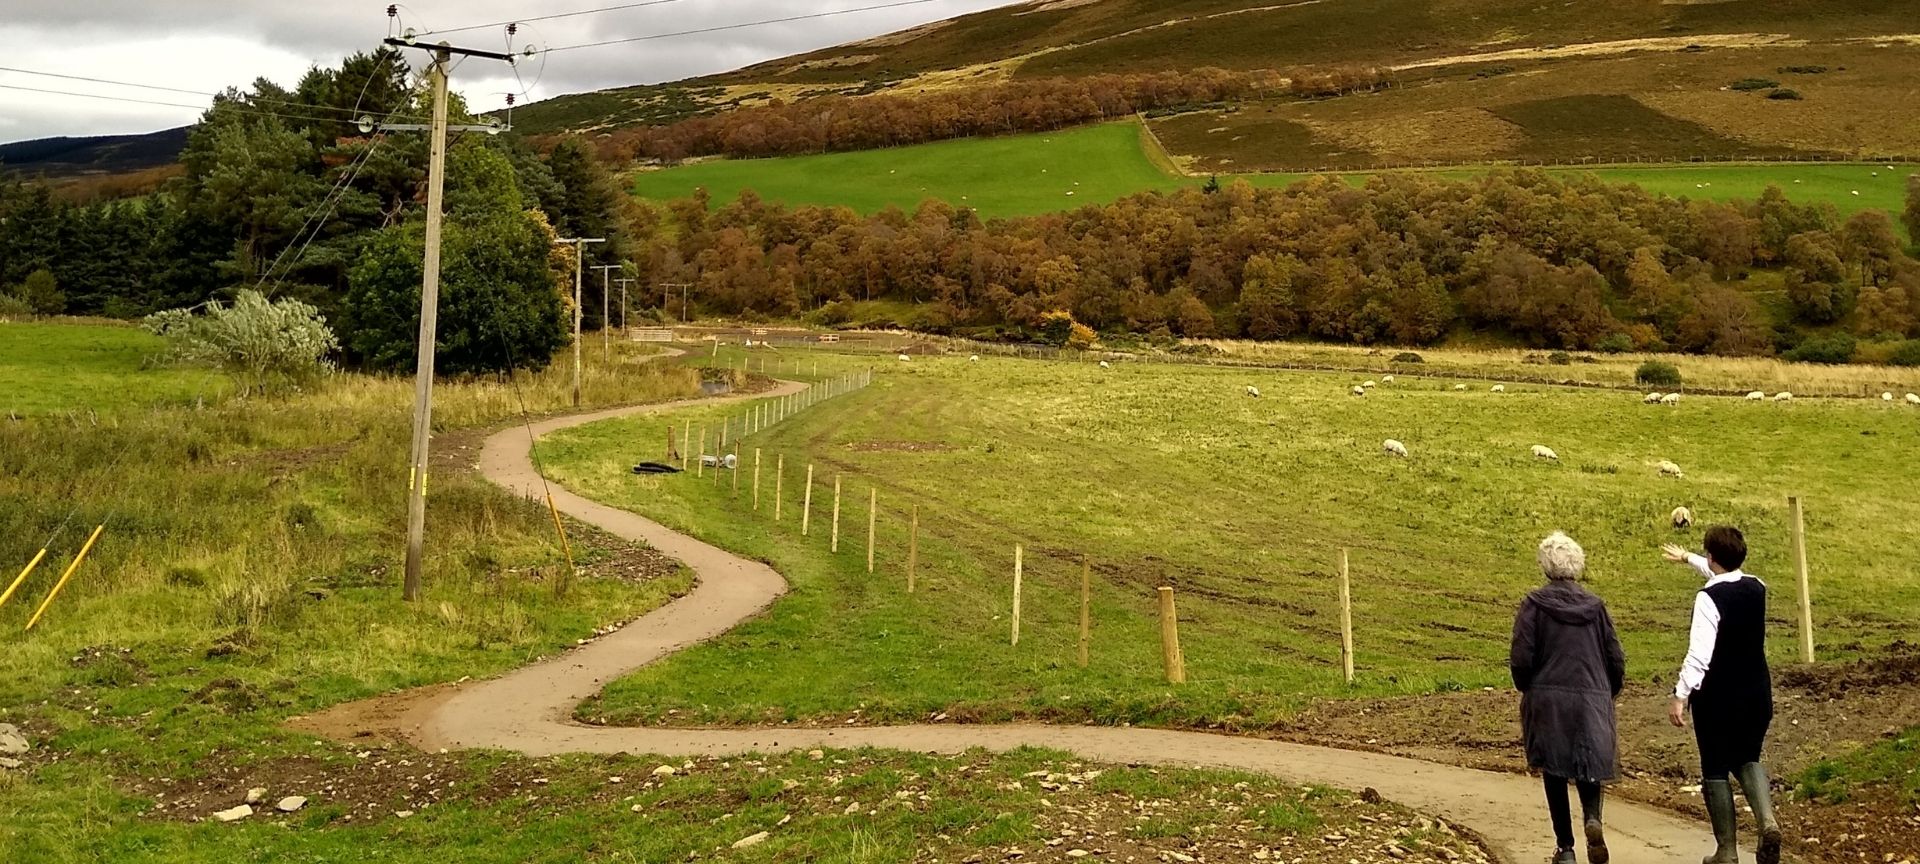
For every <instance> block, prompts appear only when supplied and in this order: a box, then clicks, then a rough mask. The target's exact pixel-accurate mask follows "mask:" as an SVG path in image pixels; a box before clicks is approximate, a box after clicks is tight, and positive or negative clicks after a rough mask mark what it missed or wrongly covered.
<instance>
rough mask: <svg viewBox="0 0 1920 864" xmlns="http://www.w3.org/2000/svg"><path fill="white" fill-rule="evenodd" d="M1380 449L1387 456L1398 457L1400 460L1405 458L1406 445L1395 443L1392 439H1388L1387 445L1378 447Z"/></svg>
mask: <svg viewBox="0 0 1920 864" xmlns="http://www.w3.org/2000/svg"><path fill="white" fill-rule="evenodd" d="M1380 449H1382V450H1384V451H1386V454H1387V455H1388V456H1398V457H1400V458H1402V459H1405V458H1407V445H1405V444H1402V443H1400V442H1398V441H1395V440H1393V439H1392V438H1388V439H1387V443H1385V444H1382V445H1380Z"/></svg>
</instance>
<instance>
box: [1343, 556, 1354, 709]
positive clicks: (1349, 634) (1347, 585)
mask: <svg viewBox="0 0 1920 864" xmlns="http://www.w3.org/2000/svg"><path fill="white" fill-rule="evenodd" d="M1340 672H1341V674H1343V675H1345V676H1346V680H1347V685H1348V686H1352V685H1353V582H1352V578H1351V576H1350V574H1349V571H1348V568H1347V550H1346V549H1344V548H1343V549H1341V550H1340Z"/></svg>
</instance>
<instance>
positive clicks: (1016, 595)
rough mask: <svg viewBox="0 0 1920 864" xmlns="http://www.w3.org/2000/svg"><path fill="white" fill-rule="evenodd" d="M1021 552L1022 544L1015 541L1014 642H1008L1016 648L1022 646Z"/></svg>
mask: <svg viewBox="0 0 1920 864" xmlns="http://www.w3.org/2000/svg"><path fill="white" fill-rule="evenodd" d="M1021 553H1022V550H1021V548H1020V544H1018V543H1015V544H1014V545H1013V641H1012V642H1010V643H1008V644H1011V645H1013V646H1014V647H1016V648H1017V647H1019V646H1020V565H1021V560H1020V559H1021Z"/></svg>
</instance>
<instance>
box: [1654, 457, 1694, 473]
mask: <svg viewBox="0 0 1920 864" xmlns="http://www.w3.org/2000/svg"><path fill="white" fill-rule="evenodd" d="M1660 476H1662V477H1685V476H1687V475H1686V474H1685V473H1683V472H1681V470H1680V466H1678V465H1675V464H1673V463H1672V462H1668V461H1667V460H1665V459H1662V460H1660Z"/></svg>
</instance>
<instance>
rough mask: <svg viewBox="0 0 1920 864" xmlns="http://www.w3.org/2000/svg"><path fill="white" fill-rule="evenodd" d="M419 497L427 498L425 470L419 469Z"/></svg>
mask: <svg viewBox="0 0 1920 864" xmlns="http://www.w3.org/2000/svg"><path fill="white" fill-rule="evenodd" d="M420 497H422V498H425V497H427V469H425V468H422V469H420Z"/></svg>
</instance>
